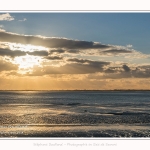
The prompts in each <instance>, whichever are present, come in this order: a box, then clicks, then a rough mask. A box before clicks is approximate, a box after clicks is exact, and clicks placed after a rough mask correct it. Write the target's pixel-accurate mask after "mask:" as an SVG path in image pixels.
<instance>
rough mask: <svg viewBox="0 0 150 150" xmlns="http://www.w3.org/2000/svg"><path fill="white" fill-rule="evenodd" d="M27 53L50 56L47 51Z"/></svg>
mask: <svg viewBox="0 0 150 150" xmlns="http://www.w3.org/2000/svg"><path fill="white" fill-rule="evenodd" d="M26 53H27V54H29V55H34V56H48V52H47V51H33V52H26Z"/></svg>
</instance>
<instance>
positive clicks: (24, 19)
mask: <svg viewBox="0 0 150 150" xmlns="http://www.w3.org/2000/svg"><path fill="white" fill-rule="evenodd" d="M26 20H27V19H26V18H23V19H22V20H18V21H21V22H22V21H26Z"/></svg>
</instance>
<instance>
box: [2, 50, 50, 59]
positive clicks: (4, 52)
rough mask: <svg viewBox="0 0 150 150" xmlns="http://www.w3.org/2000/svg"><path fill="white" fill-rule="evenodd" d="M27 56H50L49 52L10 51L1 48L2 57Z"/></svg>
mask: <svg viewBox="0 0 150 150" xmlns="http://www.w3.org/2000/svg"><path fill="white" fill-rule="evenodd" d="M26 54H28V55H34V56H48V52H47V51H33V52H25V51H21V50H10V49H3V48H0V56H9V57H16V56H24V55H26Z"/></svg>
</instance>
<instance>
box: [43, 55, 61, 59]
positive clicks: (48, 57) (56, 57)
mask: <svg viewBox="0 0 150 150" xmlns="http://www.w3.org/2000/svg"><path fill="white" fill-rule="evenodd" d="M44 58H45V59H49V60H62V59H63V57H60V56H47V57H44Z"/></svg>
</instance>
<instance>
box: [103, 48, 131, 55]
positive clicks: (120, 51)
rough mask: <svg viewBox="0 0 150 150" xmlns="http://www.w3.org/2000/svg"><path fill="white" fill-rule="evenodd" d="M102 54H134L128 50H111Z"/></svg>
mask: <svg viewBox="0 0 150 150" xmlns="http://www.w3.org/2000/svg"><path fill="white" fill-rule="evenodd" d="M102 53H111V54H120V53H132V51H131V50H126V49H118V50H117V49H111V50H106V51H102Z"/></svg>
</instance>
